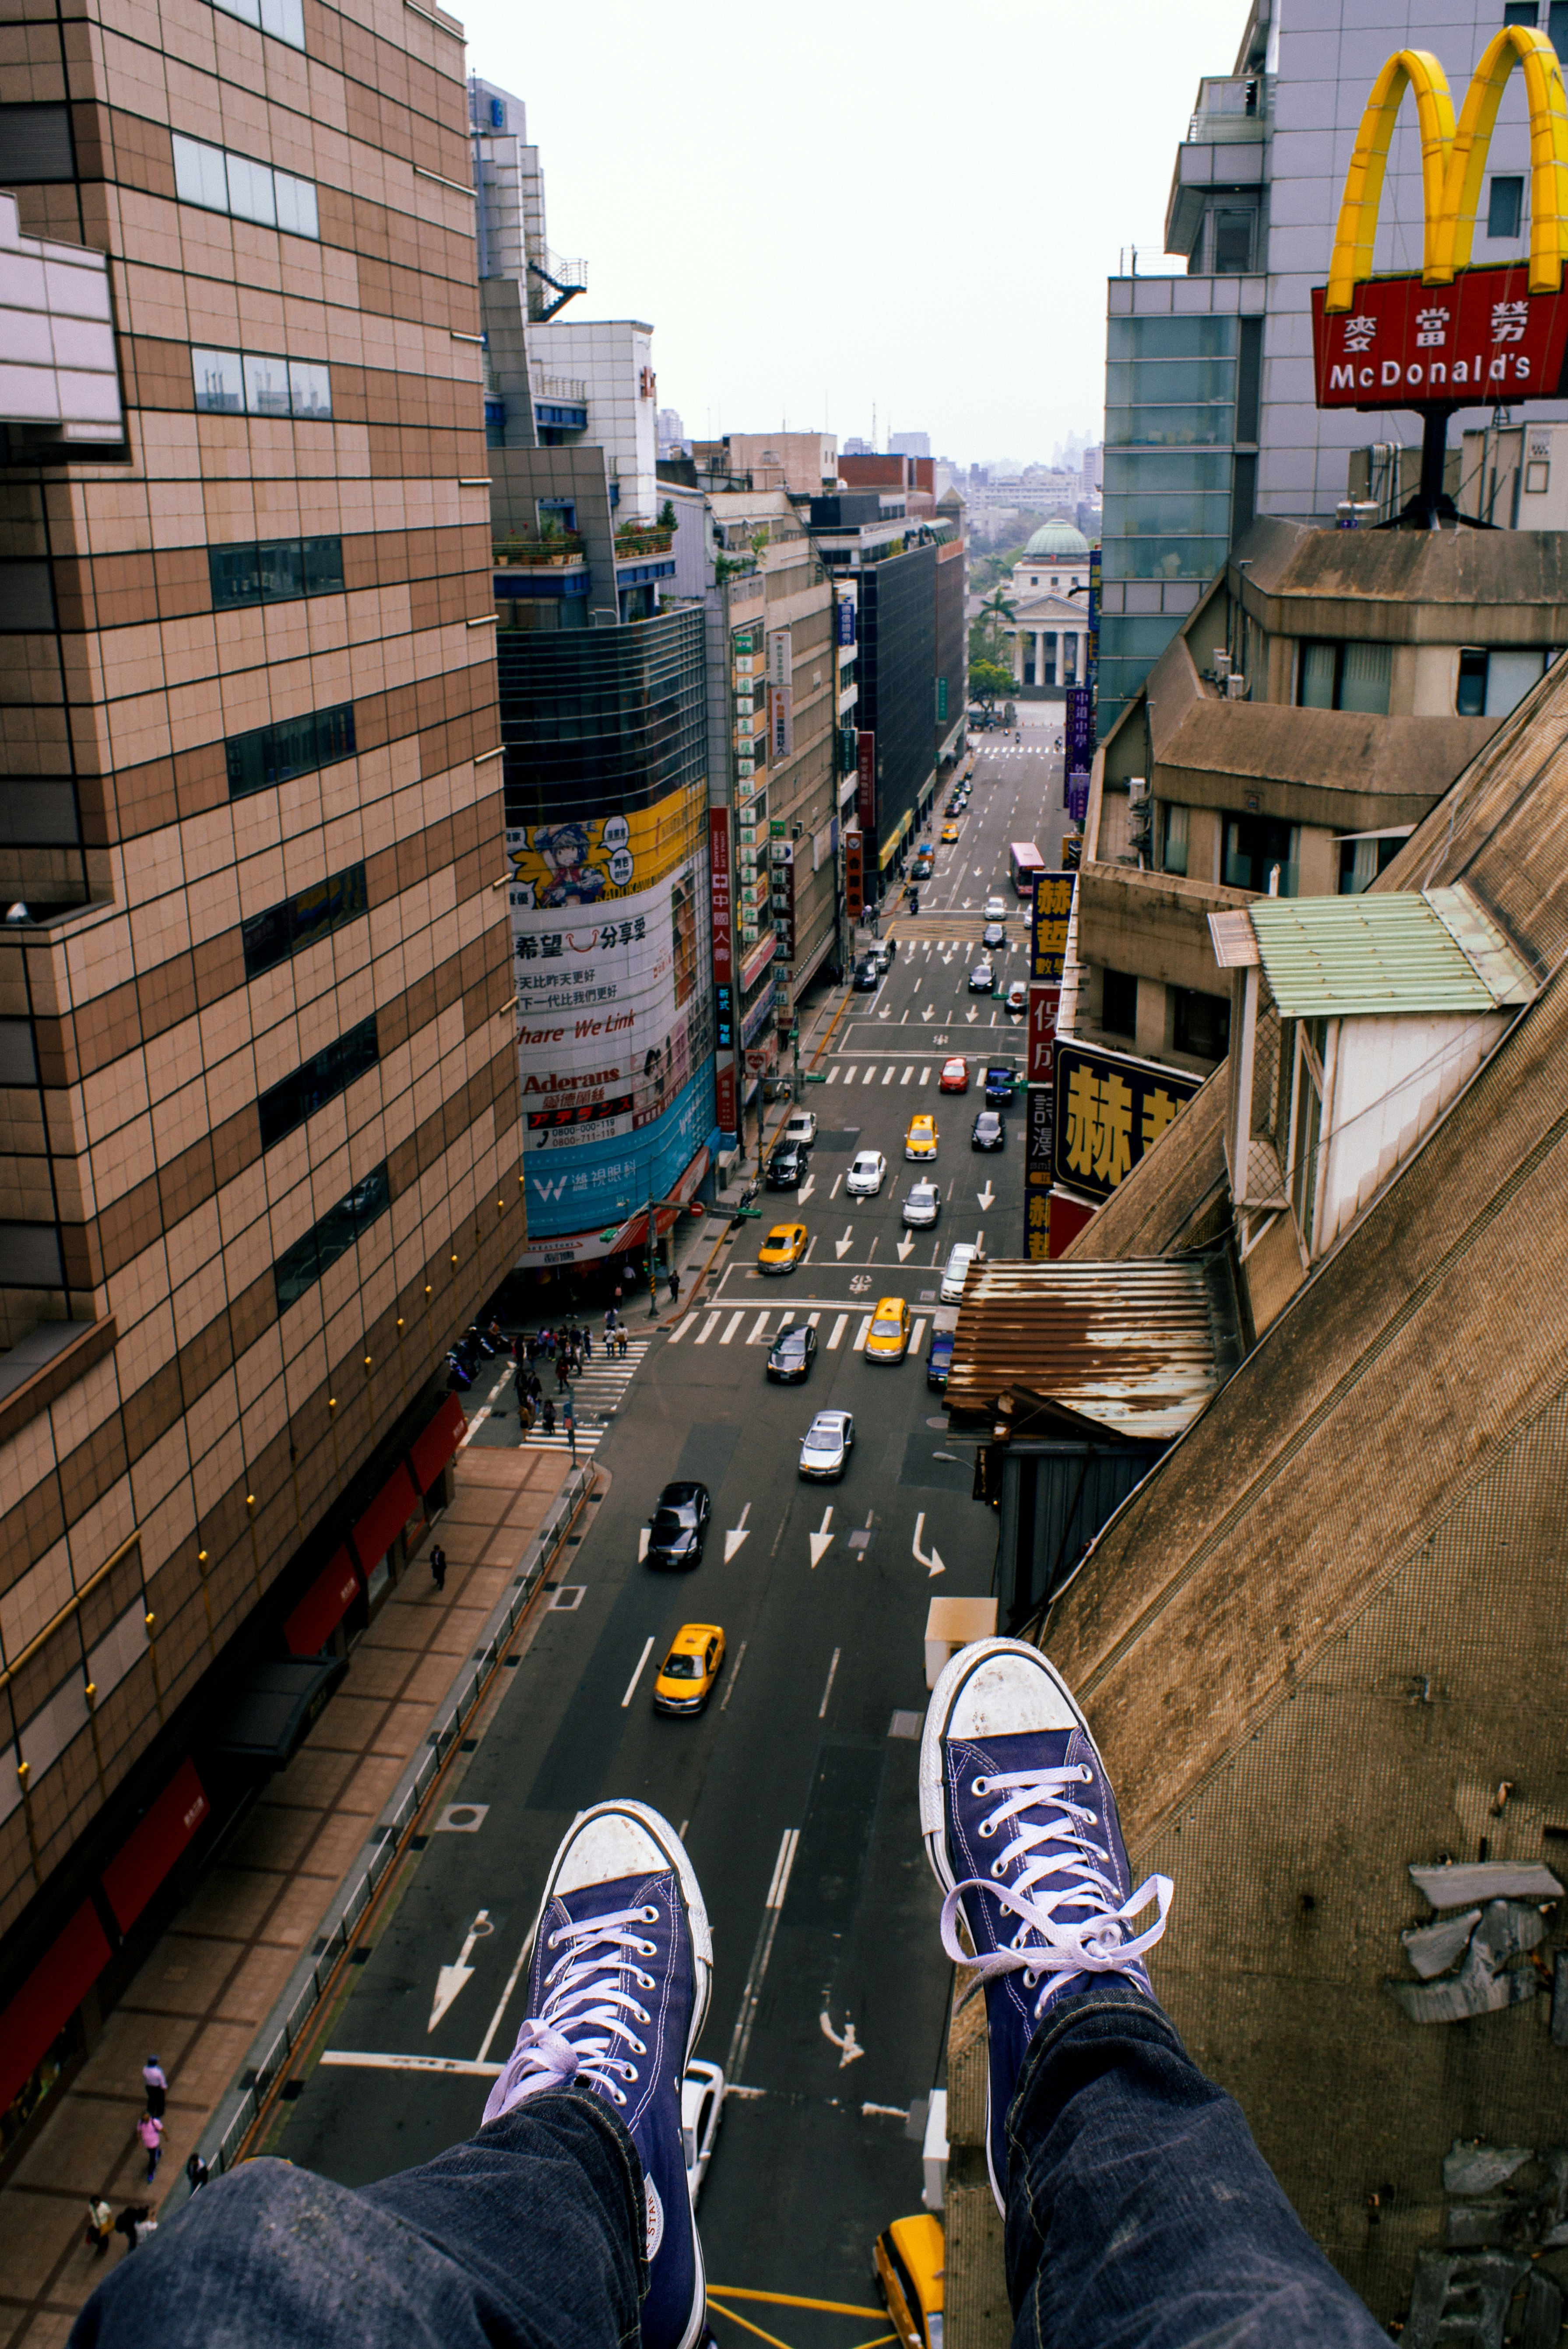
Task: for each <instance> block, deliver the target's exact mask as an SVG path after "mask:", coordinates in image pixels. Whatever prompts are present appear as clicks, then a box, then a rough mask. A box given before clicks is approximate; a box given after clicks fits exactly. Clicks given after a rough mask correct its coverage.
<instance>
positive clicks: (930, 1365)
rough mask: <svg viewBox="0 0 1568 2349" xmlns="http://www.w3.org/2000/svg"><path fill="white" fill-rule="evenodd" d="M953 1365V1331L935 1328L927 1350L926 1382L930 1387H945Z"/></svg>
mask: <svg viewBox="0 0 1568 2349" xmlns="http://www.w3.org/2000/svg"><path fill="white" fill-rule="evenodd" d="M952 1367H953V1332H952V1330H933V1331H932V1333H931V1343H930V1345H929V1346H928V1347H927V1348H926V1350H925V1383H926V1385H927V1386H928V1387H944V1386H945V1385H946V1384H947V1373H948V1371H950V1370H951V1369H952Z"/></svg>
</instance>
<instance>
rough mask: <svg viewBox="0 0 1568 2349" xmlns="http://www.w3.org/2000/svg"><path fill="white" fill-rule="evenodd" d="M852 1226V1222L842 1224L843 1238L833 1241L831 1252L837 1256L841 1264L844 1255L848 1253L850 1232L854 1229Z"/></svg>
mask: <svg viewBox="0 0 1568 2349" xmlns="http://www.w3.org/2000/svg"><path fill="white" fill-rule="evenodd" d="M854 1228H855V1227H854V1226H853V1224H846V1225H845V1226H844V1237H843V1238H842V1239H841V1240H835V1241H834V1242H833V1254H834V1255H835V1256H836V1257H838V1259H839V1262H840V1263H841V1264H842V1262H843V1260H844V1258H845V1257H846V1256H847V1255H848V1254H849V1249H850V1237H851V1233H852V1232H853V1231H854Z"/></svg>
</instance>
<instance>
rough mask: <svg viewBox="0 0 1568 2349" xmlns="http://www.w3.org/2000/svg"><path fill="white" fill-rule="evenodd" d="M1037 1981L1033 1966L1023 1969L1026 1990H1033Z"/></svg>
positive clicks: (1037, 1976) (1037, 1977)
mask: <svg viewBox="0 0 1568 2349" xmlns="http://www.w3.org/2000/svg"><path fill="white" fill-rule="evenodd" d="M1039 1979H1040V1977H1039V1975H1038V1974H1037V1972H1036V1971H1035V1970H1034V1968H1033V1966H1026V1967H1025V1968H1024V1988H1025V1989H1026V1990H1033V1989H1034V1987H1035V1985H1036V1983H1037V1982H1038V1981H1039Z"/></svg>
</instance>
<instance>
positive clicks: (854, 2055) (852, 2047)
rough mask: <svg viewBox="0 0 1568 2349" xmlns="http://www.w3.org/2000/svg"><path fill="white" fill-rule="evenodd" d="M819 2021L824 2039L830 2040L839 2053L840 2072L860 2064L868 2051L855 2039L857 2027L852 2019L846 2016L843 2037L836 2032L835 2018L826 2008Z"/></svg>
mask: <svg viewBox="0 0 1568 2349" xmlns="http://www.w3.org/2000/svg"><path fill="white" fill-rule="evenodd" d="M818 2020H819V2021H820V2023H821V2026H822V2036H823V2038H824V2039H830V2040H831V2041H832V2043H833V2044H834V2046H835V2047H836V2048H837V2049H838V2051H839V2069H840V2071H841V2072H842V2071H843V2070H845V2068H846V2067H847V2066H848V2065H849V2064H855V2063H858V2062H859V2061H860V2058H861V2056H862V2055H863V2054H865V2052H866V2051H865V2049H864V2048H863V2047H862V2046H861V2043H860V2041H859V2040H858V2039H857V2038H856V2037H855V2026H854V2023H853V2021H852V2020H851V2017H850V2016H849V2015H847V2014H846V2015H845V2017H844V2028H843V2032H842V2034H840V2033H838V2032H837V2031H835V2030H834V2028H833V2018H832V2016H831V2015H830V2013H828V2010H827V2008H826V2007H824V2008H823V2009H822V2012H821V2014H820V2017H819V2018H818Z"/></svg>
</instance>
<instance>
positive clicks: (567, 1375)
mask: <svg viewBox="0 0 1568 2349" xmlns="http://www.w3.org/2000/svg"><path fill="white" fill-rule="evenodd" d="M571 1385H572V1371H571V1367H570V1365H569V1364H568V1362H567V1360H566V1357H565V1355H564V1354H557V1356H556V1357H555V1392H556V1393H557V1394H560V1393H561V1392H562V1390H563V1389H564V1390H566V1391H568V1392H570V1389H571Z"/></svg>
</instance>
